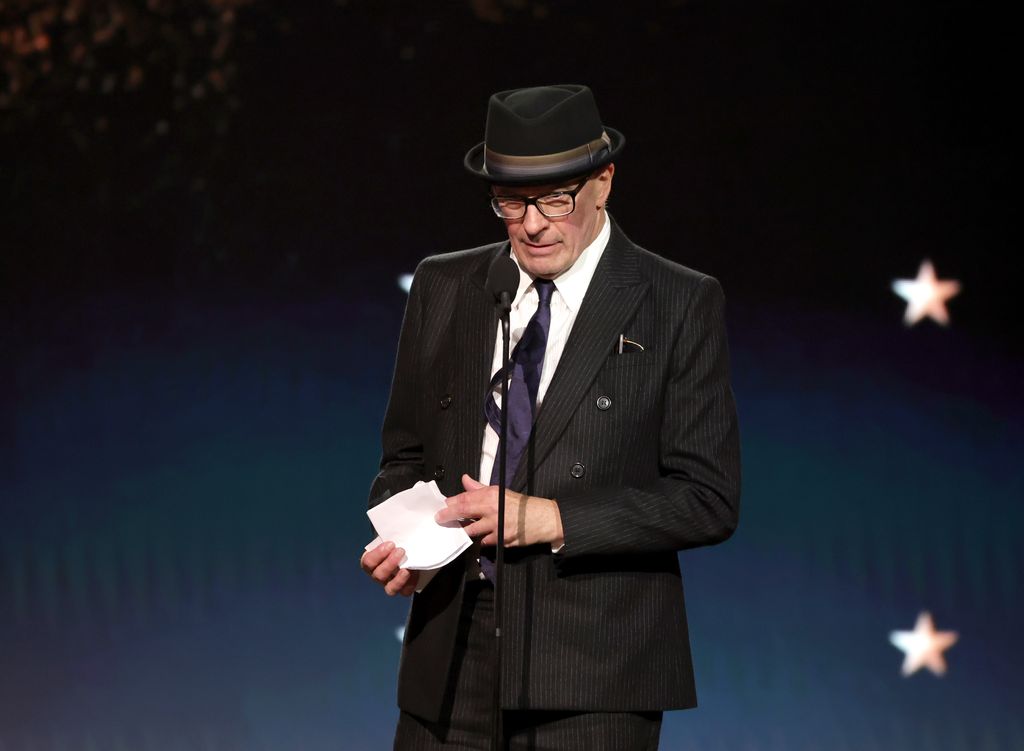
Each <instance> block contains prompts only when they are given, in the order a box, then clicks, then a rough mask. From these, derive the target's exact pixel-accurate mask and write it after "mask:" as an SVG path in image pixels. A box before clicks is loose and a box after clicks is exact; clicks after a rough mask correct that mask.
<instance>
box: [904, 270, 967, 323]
mask: <svg viewBox="0 0 1024 751" xmlns="http://www.w3.org/2000/svg"><path fill="white" fill-rule="evenodd" d="M892 291H893V292H895V293H896V294H897V295H899V296H900V297H902V298H903V299H904V300H906V301H907V312H906V314H905V315H904V316H903V323H905V324H906V325H907V326H913V325H914V324H915V323H917V322H918V321H920V320H921V319H922V318H924V317H925V316H927V317H928V318H931V319H932V320H933V321H935V322H936V323H940V324H942V325H943V326H946V325H948V324H949V313H948V312H947V311H946V301H947V300H949V299H950V298H951V297H955V296H956V295H957V293H959V292H960V282H958V281H956V280H955V279H936V278H935V267H934V266H932V262H931V261H928V260H925V261H922V262H921V268H920V269H918V271H917V279H896V280H894V281H893V283H892Z"/></svg>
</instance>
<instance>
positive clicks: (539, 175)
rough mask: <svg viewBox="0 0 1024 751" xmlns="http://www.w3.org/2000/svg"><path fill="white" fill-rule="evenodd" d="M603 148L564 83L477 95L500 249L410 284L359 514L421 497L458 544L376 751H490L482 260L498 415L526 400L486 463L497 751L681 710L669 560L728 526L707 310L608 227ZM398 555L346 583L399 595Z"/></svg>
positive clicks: (582, 100)
mask: <svg viewBox="0 0 1024 751" xmlns="http://www.w3.org/2000/svg"><path fill="white" fill-rule="evenodd" d="M623 143H624V139H623V137H622V134H620V133H619V132H618V131H616V130H614V129H612V128H605V127H603V125H602V124H601V120H600V117H599V115H598V111H597V107H596V104H595V102H594V99H593V95H592V94H591V92H590V90H589V89H588V88H587V87H585V86H546V87H537V88H529V89H519V90H514V91H505V92H501V93H498V94H495V95H494V96H493V97H491V100H490V103H489V106H488V115H487V126H486V133H485V141H484V142H483V143H481V144H479V145H477V146H476V147H475V148H473V149H471V150H470V151H469V153H468V154H467V155H466V159H465V164H466V167H467V169H468V170H469V171H470V172H471V173H473V174H474V175H476V176H477V177H479V178H481V179H483V180H484V181H486V182H487V183H489V184H490V187H491V196H492V198H491V204H492V209H493V210H494V212H495V213H496V214H497V215H498V216H499V217H500V218H501V219H502V220H503V221H504V224H505V228H506V230H507V232H508V241H507V242H502V243H496V244H492V245H486V246H483V247H480V248H475V249H472V250H466V251H461V252H457V253H449V254H444V255H439V256H434V257H431V258H427V259H426V260H425V261H423V262H422V263H421V264H420V266H419V268H418V269H417V271H416V274H415V277H414V281H413V285H412V289H411V291H410V296H409V302H408V307H407V309H406V317H405V321H404V323H403V327H402V333H401V337H400V340H399V346H398V357H397V363H396V367H395V375H394V381H393V383H392V389H391V398H390V401H389V404H388V410H387V415H386V417H385V420H384V428H383V456H382V460H381V471H380V474H378V475H377V478H376V480H375V481H374V483H373V487H372V489H371V493H370V504H371V506H372V505H374V504H375V503H379V502H380V501H381V500H383V499H384V498H385V497H387V496H388V495H389V494H391V493H396V492H399V491H401V490H404V489H406V488H408V487H410V486H412V485H413V484H414V483H415V482H416V481H418V480H427V481H429V480H430V479H434V480H436V481H437V483H438V486H439V487H440V488H441V490H442V492H443V493H444V494H445V495H446V496H448V508H447V509H445V510H443V511H442V512H440V513H439V514H438V521H439V522H451V521H453V520H459V521H462V522H463V523H464V524H465V528H466V531H467V532H468V533H469V534H470V536H471V537H473V538H474V539H475V540H477V541H478V543H479V545H478V546H475V547H474V548H473V549H472V550H471V551H468V552H467V553H466V554H464V555H463V556H462V557H461V558H459V559H458V560H456V561H455V562H453V563H451V564H449V565H448V566H446V567H444V568H443V569H442V570H441V571H440V572H439V573H438V574H437V575H436V576H435V577H434V578H433V580H432V581H430V582H429V583H427V584H426V586H424V587H423V588H422V591H421V592H419V593H417V594H415V596H414V597H413V602H412V608H411V611H410V614H409V621H408V624H407V627H406V633H405V643H404V645H403V650H402V663H401V668H400V674H399V685H398V703H399V707H400V708H401V710H402V712H401V716H400V719H399V724H398V731H397V734H396V739H395V748H400V749H446V748H460V749H461V748H481V749H486V748H488V747H489V746H488V738H489V733H490V728H491V712H490V707H491V701H492V690H493V682H492V678H493V676H494V659H493V646H492V645H493V640H494V634H493V592H492V587H491V584H490V579H489V578H488V574H487V572H488V571H489V570H490V566H489V564H490V560H491V558H492V557H493V549H492V548H490V547H489V546H493V545H495V543H496V541H497V537H496V528H497V524H496V516H497V488H496V487H495V485H496V482H495V481H493V480H492V478H493V477H494V475H493V474H492V472H493V466H494V464H495V457H496V455H497V448H498V437H497V433H496V428H495V427H494V426H495V425H496V423H495V422H494V415H495V414H496V409H495V407H496V399H495V394H494V392H495V391H496V388H495V385H494V384H496V383H498V382H499V380H500V378H498V377H495V374H496V372H497V371H498V370H499V369H500V368H501V350H500V347H501V338H500V328H499V324H498V318H497V314H496V312H495V305H494V298H493V295H492V294H491V293H490V292H488V291H487V290H486V289H485V281H486V279H487V273H488V268H489V267H490V264H491V262H492V260H493V259H494V258H495V257H496V256H497V255H499V254H510V255H511V257H512V259H513V260H514V261H515V262H516V264H517V266H518V268H519V270H520V284H519V289H518V291H517V293H516V295H515V299H514V300H513V308H512V313H511V329H512V331H513V342H512V344H513V346H516V345H517V342H518V343H519V344H520V345H521V346H517V347H516V350H515V351H514V356H513V363H512V382H511V384H510V386H509V392H508V399H509V413H510V415H512V413H513V412H514V411H515V410H516V409H518V410H519V412H522V407H523V404H522V403H523V402H524V401H525V402H527V404H526V414H527V421H526V425H525V435H524V434H522V432H520V434H517V435H516V436H514V437H510V438H509V447H508V448H509V454H508V462H509V464H508V466H509V468H510V471H509V475H508V478H509V481H508V488H509V492H508V495H507V508H506V525H505V526H506V531H505V544H506V548H507V549H506V552H505V569H504V578H503V580H502V582H503V590H504V598H505V602H504V608H503V617H504V628H503V635H502V642H503V648H502V649H503V656H502V666H501V668H502V670H501V686H500V701H501V706H502V708H503V710H504V726H505V736H506V739H507V741H508V743H509V747H510V748H531V749H532V748H537V749H548V748H550V749H559V750H561V751H565V750H567V749H587V750H588V751H593V750H594V749H605V748H606V749H610V750H611V749H613V750H614V751H624V750H629V749H656V748H657V746H658V737H659V734H660V726H661V713H662V711H663V710H666V709H679V708H686V707H692V706H695V704H696V695H695V691H694V685H693V670H692V662H691V657H690V649H689V637H688V633H687V627H686V614H685V608H684V602H683V590H682V579H681V575H680V570H679V563H678V557H677V555H676V553H677V551H679V550H683V549H686V548H692V547H697V546H700V545H710V544H714V543H717V542H721V541H722V540H724V539H726V538H727V537H729V535H730V534H731V533H732V532H733V530H734V529H735V527H736V523H737V514H738V508H739V446H738V431H737V423H736V414H735V407H734V403H733V397H732V392H731V389H730V385H729V365H728V353H727V347H726V339H725V325H724V319H723V297H722V292H721V288H720V287H719V285H718V283H717V282H716V281H715V280H714V279H712V278H711V277H708V276H706V275H703V274H700V273H698V272H695V271H692V270H690V269H687V268H685V267H682V266H679V265H677V264H674V263H671V262H669V261H667V260H665V259H663V258H660V257H659V256H656V255H654V254H653V253H650V252H648V251H646V250H643V249H641V248H639V247H638V246H636V245H634V244H633V243H632V242H630V241H629V239H627V238H626V236H625V235H624V234H623V233H622V231H621V230H620V229H619V228H618V226H617V225H616V224H615V223H614V222H613V221H612V220H611V217H610V216H609V215H608V212H607V203H608V198H609V195H610V194H611V188H612V179H613V177H614V174H615V165H614V159H615V157H616V156H617V155H618V153H619V152H620V150H621V148H622V146H623ZM651 218H653V217H651ZM520 340H521V341H520ZM531 412H532V414H531ZM510 419H511V417H510ZM510 435H511V434H510ZM481 546H482V547H481ZM403 554H404V553H403V551H402V550H401V549H396V548H395V547H394V546H393V545H392V544H391V543H385V544H384V545H381V546H380V547H378V548H376V549H374V550H372V551H370V552H368V553H366V554H364V556H363V558H362V561H361V565H362V567H363V569H364V570H365V571H366V572H367V573H368V574H369V575H370V576H372V577H373V579H374V580H376V581H377V582H379V583H380V584H381V585H383V586H384V589H385V591H386V592H387V593H388V594H391V595H394V594H403V595H411V594H413V592H414V591H415V590H416V589H417V587H418V585H419V584H420V580H419V576H418V574H417V572H414V571H408V570H405V569H402V568H400V563H401V560H402V557H403Z"/></svg>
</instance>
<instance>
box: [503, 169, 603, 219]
mask: <svg viewBox="0 0 1024 751" xmlns="http://www.w3.org/2000/svg"><path fill="white" fill-rule="evenodd" d="M589 179H590V178H589V177H587V178H586V179H584V180H583V182H581V183H580V184H579V185H577V186H576V187H575V188H573V189H572V190H559V191H556V192H554V193H548V194H546V195H543V196H537V197H536V198H527V197H526V196H494V197H493V198H491V208H492V209H494V213H495V214H497V215H498V216H500V217H501V218H502V219H522V218H523V217H524V216H526V208H527V207H528V206H531V205H532V206H536V207H537V211H539V212H540V213H541V214H543V215H544V216H546V217H548V218H549V219H554V218H556V217H560V216H568V215H569V214H571V213H572V212H573V211H575V210H576V195H577V194H578V193H579V192H580V191H581V190H583V186H584V185H586V184H587V180H589Z"/></svg>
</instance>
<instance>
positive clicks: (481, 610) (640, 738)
mask: <svg viewBox="0 0 1024 751" xmlns="http://www.w3.org/2000/svg"><path fill="white" fill-rule="evenodd" d="M494 665H495V650H494V589H493V587H492V586H491V584H490V582H485V581H479V582H477V581H470V582H467V583H466V594H465V597H464V599H463V603H462V610H461V612H460V615H459V629H458V633H457V636H456V644H455V655H454V657H453V659H452V666H451V673H450V674H449V677H448V682H447V689H446V694H445V697H444V708H443V710H442V719H441V721H440V722H436V723H435V722H427V721H426V720H423V719H420V718H419V717H416V716H415V715H412V714H409V713H408V712H402V713H401V714H400V716H399V719H398V728H397V730H396V733H395V744H394V749H395V751H453V750H454V749H459V751H470V750H473V751H476V750H477V749H479V751H490V748H491V725H492V720H491V718H492V712H493V707H492V702H493V691H494ZM661 718H662V713H661V712H563V711H545V710H527V711H523V710H506V711H505V712H504V717H503V722H504V734H505V746H504V748H505V749H508V751H657V748H658V741H659V738H660V736H661Z"/></svg>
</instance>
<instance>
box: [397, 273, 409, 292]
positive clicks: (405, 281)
mask: <svg viewBox="0 0 1024 751" xmlns="http://www.w3.org/2000/svg"><path fill="white" fill-rule="evenodd" d="M398 286H399V287H401V288H402V291H404V292H405V293H406V294H409V290H410V289H412V274H402V275H401V276H400V277H398Z"/></svg>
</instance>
